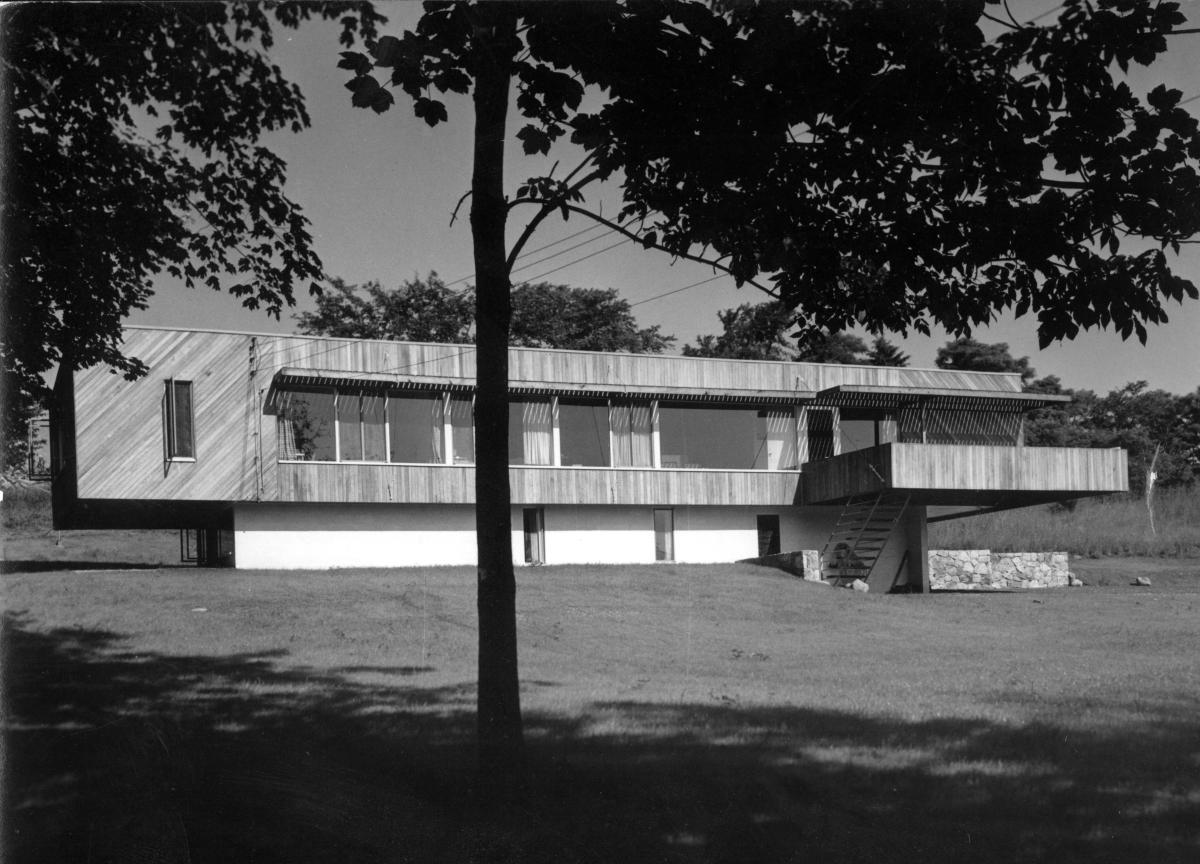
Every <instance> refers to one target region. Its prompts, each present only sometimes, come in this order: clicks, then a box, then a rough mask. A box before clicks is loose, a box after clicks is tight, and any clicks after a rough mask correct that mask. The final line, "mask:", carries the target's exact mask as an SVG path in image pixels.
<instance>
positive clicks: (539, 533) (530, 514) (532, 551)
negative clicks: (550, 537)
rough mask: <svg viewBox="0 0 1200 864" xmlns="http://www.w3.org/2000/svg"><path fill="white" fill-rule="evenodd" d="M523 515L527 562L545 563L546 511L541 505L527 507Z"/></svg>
mask: <svg viewBox="0 0 1200 864" xmlns="http://www.w3.org/2000/svg"><path fill="white" fill-rule="evenodd" d="M521 515H522V521H523V523H524V529H525V563H526V564H545V563H546V528H545V519H546V517H545V511H544V510H543V509H542V508H541V507H525V508H524V509H523V511H522V514H521Z"/></svg>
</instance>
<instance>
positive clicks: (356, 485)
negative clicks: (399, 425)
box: [279, 462, 800, 506]
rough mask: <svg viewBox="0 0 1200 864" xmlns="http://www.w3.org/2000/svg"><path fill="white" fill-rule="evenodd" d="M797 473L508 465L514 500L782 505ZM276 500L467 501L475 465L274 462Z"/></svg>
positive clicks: (790, 499) (791, 497)
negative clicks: (277, 467) (275, 465)
mask: <svg viewBox="0 0 1200 864" xmlns="http://www.w3.org/2000/svg"><path fill="white" fill-rule="evenodd" d="M799 479H800V475H799V474H798V473H797V472H764V471H672V470H664V469H645V470H639V469H617V470H609V469H603V468H599V469H598V468H543V467H536V468H535V467H521V468H510V469H509V483H510V485H511V487H512V502H513V503H514V504H646V505H661V506H684V505H714V506H715V505H733V504H741V505H757V506H767V505H773V506H789V505H792V504H795V503H797V501H796V492H797V486H798V485H799ZM279 500H281V501H308V502H317V501H323V502H330V501H344V502H372V503H388V502H404V503H413V504H473V503H474V501H475V469H474V468H472V467H469V466H458V465H345V464H341V465H339V464H329V463H304V462H285V463H282V464H280V465H279Z"/></svg>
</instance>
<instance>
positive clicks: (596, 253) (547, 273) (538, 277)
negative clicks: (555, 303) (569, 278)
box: [521, 239, 629, 282]
mask: <svg viewBox="0 0 1200 864" xmlns="http://www.w3.org/2000/svg"><path fill="white" fill-rule="evenodd" d="M628 242H629V240H628V239H624V240H620V241H618V242H616V243H614V244H612V245H611V246H605V247H604V248H603V249H597V250H596V251H595V252H593V253H591V254H590V255H584V256H583V257H582V258H576V259H575V260H574V261H568V262H567V263H566V264H563V265H561V266H559V267H555V268H554V269H553V270H547V271H545V272H544V273H539V274H538V275H536V276H530V277H529V278H528V279H522V280H521V281H522V282H533V281H536V280H538V279H541V278H542V277H543V276H549V275H550V274H551V273H557V272H558V271H559V270H566V269H567V268H568V267H570V266H571V265H572V264H578V263H579V262H580V261H586V260H587V259H589V258H595V257H596V256H597V255H600V254H602V253H604V252H607V251H608V250H610V249H616V248H617V247H618V246H621V245H622V244H625V243H628Z"/></svg>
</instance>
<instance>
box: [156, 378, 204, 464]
mask: <svg viewBox="0 0 1200 864" xmlns="http://www.w3.org/2000/svg"><path fill="white" fill-rule="evenodd" d="M163 433H164V438H165V441H164V444H165V449H166V453H167V458H168V459H195V458H196V437H195V430H194V423H193V417H192V382H191V381H176V380H175V379H174V378H169V379H167V382H166V392H165V393H164V395H163Z"/></svg>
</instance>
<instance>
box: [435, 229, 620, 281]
mask: <svg viewBox="0 0 1200 864" xmlns="http://www.w3.org/2000/svg"><path fill="white" fill-rule="evenodd" d="M603 227H605V226H603V225H600V224H594V225H589V226H588V227H586V228H584V229H583V230H581V231H576V232H575V233H574V234H568V235H567V236H566V237H560V238H559V239H558V240H555V241H554V242H552V243H547V244H545V245H544V246H539V247H537V248H536V249H530V250H529V251H528V252H522V253H521V254H520V255H518V256H517V258H516V260H518V261H520V260H521V259H522V258H528V257H529V256H530V255H536V254H537V253H538V252H541V251H542V250H543V249H550V248H551V247H554V246H557V245H558V244H560V243H566V242H567V241H568V240H574V239H575V238H576V237H578V236H580V235H581V234H586V233H588V232H589V231H595V230H596V229H597V228H603ZM609 230H610V231H611V230H612V229H609ZM602 236H604V235H603V234H601V235H598V236H596V237H593V238H592V239H591V240H588V241H586V242H587V243H591V242H593V241H595V240H599V239H600V237H602ZM582 245H584V244H583V243H579V244H577V245H576V246H572V247H571V249H575V248H578V246H582ZM569 251H570V249H564V250H563V251H562V252H559V253H558V254H559V255H565V254H566V253H567V252H569ZM553 257H554V256H553V255H551V256H548V257H547V258H543V259H542V260H543V261H546V260H549V259H550V258H553ZM534 263H536V262H534ZM525 266H532V265H525ZM474 278H475V274H474V273H472V274H471V275H470V276H464V277H462V278H461V279H455V280H454V281H453V282H446V283H445V285H446V287H447V288H448V287H450V286H451V285H458V284H459V283H462V282H467V281H469V280H471V279H474Z"/></svg>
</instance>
